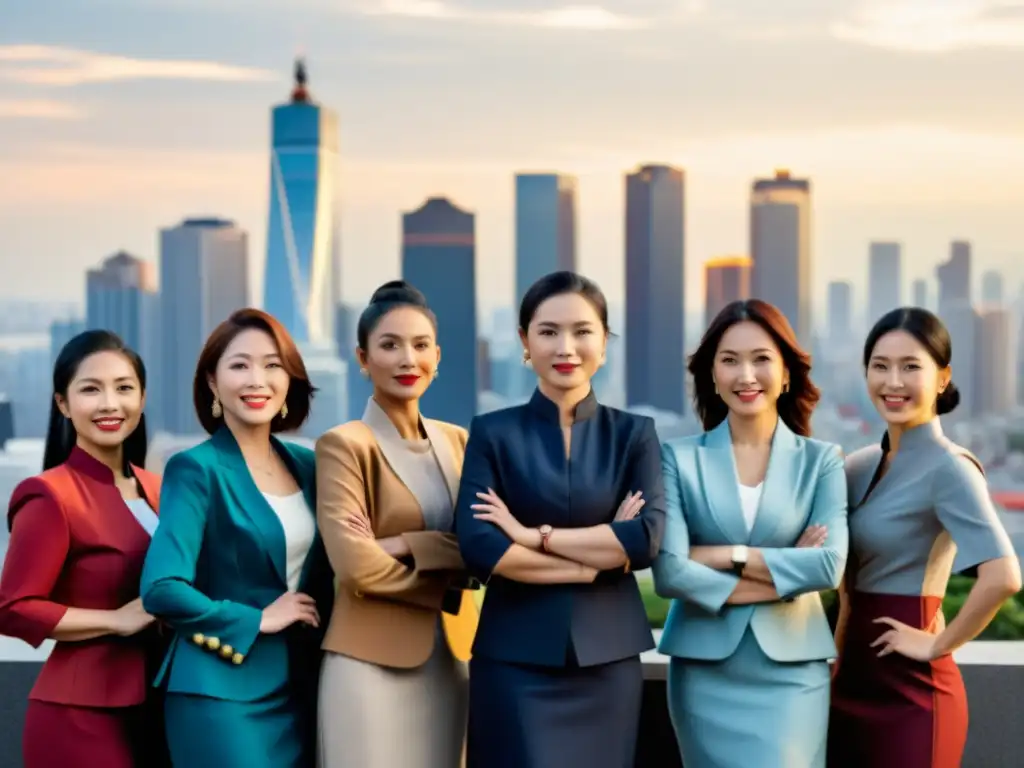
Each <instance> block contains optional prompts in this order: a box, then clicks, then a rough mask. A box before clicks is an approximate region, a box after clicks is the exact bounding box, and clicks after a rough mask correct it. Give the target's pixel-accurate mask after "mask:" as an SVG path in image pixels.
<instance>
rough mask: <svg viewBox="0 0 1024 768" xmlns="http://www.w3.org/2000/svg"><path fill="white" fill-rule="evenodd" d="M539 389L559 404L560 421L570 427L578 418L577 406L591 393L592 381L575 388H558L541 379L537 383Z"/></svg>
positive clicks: (564, 425)
mask: <svg viewBox="0 0 1024 768" xmlns="http://www.w3.org/2000/svg"><path fill="white" fill-rule="evenodd" d="M537 389H539V390H540V393H541V394H542V395H544V397H546V398H547V399H548V400H550V401H551V402H553V403H554V404H555V405H557V406H558V423H559V424H561V425H562V426H563V427H569V426H572V424H573V422H574V421H575V420H576V406H577V405H579V404H580V403H582V402H583V401H584V400H585V399H586V397H587V395H589V394H590V382H589V381H588V382H587V383H586V384H583V385H581V386H579V387H576V388H575V389H556V388H555V387H552V386H549V385H548V384H547V383H546V382H545V381H543V380H541V381H539V382H538V383H537Z"/></svg>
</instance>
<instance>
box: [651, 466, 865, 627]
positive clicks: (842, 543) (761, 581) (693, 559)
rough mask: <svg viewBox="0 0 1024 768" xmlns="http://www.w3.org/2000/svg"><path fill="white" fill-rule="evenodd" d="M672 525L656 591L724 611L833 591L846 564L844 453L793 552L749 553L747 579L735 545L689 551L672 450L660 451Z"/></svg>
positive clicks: (823, 483)
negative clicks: (738, 568) (736, 568)
mask: <svg viewBox="0 0 1024 768" xmlns="http://www.w3.org/2000/svg"><path fill="white" fill-rule="evenodd" d="M662 468H663V471H664V473H665V486H666V497H667V499H668V520H667V525H666V531H665V539H664V543H663V545H662V551H661V553H660V555H659V557H658V559H657V560H656V561H655V563H654V583H655V589H656V591H657V592H658V594H659V595H661V596H662V597H670V598H679V599H683V600H688V601H689V602H692V603H696V604H697V605H700V606H701V607H703V608H704V609H705V610H707V611H709V612H710V613H718V612H719V611H721V609H722V606H724V605H743V604H749V603H763V602H773V601H776V600H785V599H789V598H793V597H796V596H798V595H801V594H804V593H807V592H818V591H822V590H826V589H834V588H836V587H837V586H838V584H839V581H840V579H841V578H842V573H843V567H844V565H845V562H846V553H847V546H848V534H847V527H846V478H845V475H844V471H843V464H842V460H841V459H840V457H839V454H838V451H836V452H834V453H832V454H830V455H829V456H828V457H827V458H826V459H825V460H824V461H823V462H822V468H821V471H820V472H819V475H818V478H817V481H816V485H815V488H814V495H813V498H812V501H811V514H810V525H809V527H808V529H807V530H806V531H805V532H804V534H803V535H802V536H801V537H800V540H799V541H798V542H797V544H796V545H795V546H793V547H782V548H751V549H750V550H749V552H748V561H747V566H746V567H745V568H744V569H743V573H742V575H737V574H732V573H726V571H730V570H731V569H732V551H731V550H732V547H730V546H712V547H691V546H690V536H689V529H688V527H687V523H686V514H685V510H684V508H683V500H682V494H681V491H680V483H679V468H678V465H677V462H676V456H675V451H674V449H673V448H672V447H671V446H665V448H664V449H663V450H662Z"/></svg>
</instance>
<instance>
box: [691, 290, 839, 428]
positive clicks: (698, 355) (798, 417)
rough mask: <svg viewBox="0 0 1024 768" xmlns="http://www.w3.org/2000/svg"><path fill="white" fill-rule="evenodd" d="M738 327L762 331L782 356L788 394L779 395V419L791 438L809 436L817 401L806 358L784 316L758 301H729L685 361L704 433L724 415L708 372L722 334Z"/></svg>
mask: <svg viewBox="0 0 1024 768" xmlns="http://www.w3.org/2000/svg"><path fill="white" fill-rule="evenodd" d="M743 322H751V323H757V324H758V325H759V326H761V327H762V328H764V330H765V331H767V332H768V335H769V336H771V337H772V339H773V340H774V341H775V344H776V346H777V347H778V348H779V351H780V352H781V353H782V362H783V364H784V365H785V366H786V369H787V370H788V371H789V390H788V391H787V392H783V393H782V394H781V395H779V401H778V405H777V407H778V410H779V418H781V419H782V420H783V421H784V422H785V423H786V426H787V427H789V428H790V429H791V430H793V432H795V433H796V434H798V435H803V436H804V437H807V436H809V435H810V434H811V414H812V413H813V412H814V407H815V406H816V405H817V404H818V401H819V400H820V399H821V392H820V391H819V390H818V388H817V387H816V386H814V382H813V381H811V356H810V355H809V354H807V352H805V351H804V349H803V347H801V346H800V343H799V342H798V341H797V340H796V334H795V333H793V327H792V326H791V325H790V324H789V321H788V320H786V316H785V315H783V314H782V312H780V311H779V310H778V308H777V307H775V306H773V305H771V304H769V303H768V302H766V301H761V300H760V299H747V300H745V301H734V302H732V303H731V304H729V305H728V306H727V307H725V308H724V309H723V310H722V311H721V312H719V313H718V315H716V316H715V319H714V320H712V321H711V325H709V326H708V328H707V330H706V331H704V336H703V337H702V338H701V340H700V345H699V346H698V347H697V351H696V352H694V353H693V354H692V355H690V360H689V363H688V366H687V367H688V369H689V371H690V375H691V376H693V407H694V410H696V411H697V416H698V417H699V418H700V420H701V423H702V424H703V425H704V429H705V430H712V429H714V428H715V427H717V426H718V425H719V424H721V423H722V422H723V421H724V420H725V417H726V416H728V415H729V406H727V405H726V404H725V401H724V400H722V398H721V397H719V396H718V395H717V394H715V382H714V380H713V378H712V376H711V372H712V370H713V368H714V364H715V354H717V352H718V346H719V344H721V342H722V337H723V336H724V335H725V332H726V331H728V330H729V329H730V328H732V327H733V326H734V325H736V324H737V323H743Z"/></svg>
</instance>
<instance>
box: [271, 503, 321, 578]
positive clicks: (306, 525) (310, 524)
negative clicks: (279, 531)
mask: <svg viewBox="0 0 1024 768" xmlns="http://www.w3.org/2000/svg"><path fill="white" fill-rule="evenodd" d="M263 498H265V499H266V500H267V503H268V504H269V505H270V508H271V509H272V510H274V512H275V513H276V514H277V519H278V520H280V521H281V527H282V528H283V529H284V541H285V552H286V554H287V560H286V562H285V576H286V577H287V579H288V589H290V590H291V591H292V592H294V591H295V590H296V589H298V588H299V579H300V578H301V577H302V566H304V565H305V564H306V555H308V554H309V550H310V547H312V546H313V538H314V537H315V536H316V521H315V520H314V519H313V512H312V510H310V508H309V504H307V503H306V497H305V496H303V495H302V491H297V492H296V493H293V494H292V495H291V496H271V495H270V494H269V493H264V494H263Z"/></svg>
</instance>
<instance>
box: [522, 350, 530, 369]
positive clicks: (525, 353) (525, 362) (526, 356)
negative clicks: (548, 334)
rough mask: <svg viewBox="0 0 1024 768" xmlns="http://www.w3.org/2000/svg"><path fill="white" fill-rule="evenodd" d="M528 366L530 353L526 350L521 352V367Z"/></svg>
mask: <svg viewBox="0 0 1024 768" xmlns="http://www.w3.org/2000/svg"><path fill="white" fill-rule="evenodd" d="M529 364H530V353H529V351H527V350H525V349H524V350H523V365H529Z"/></svg>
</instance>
